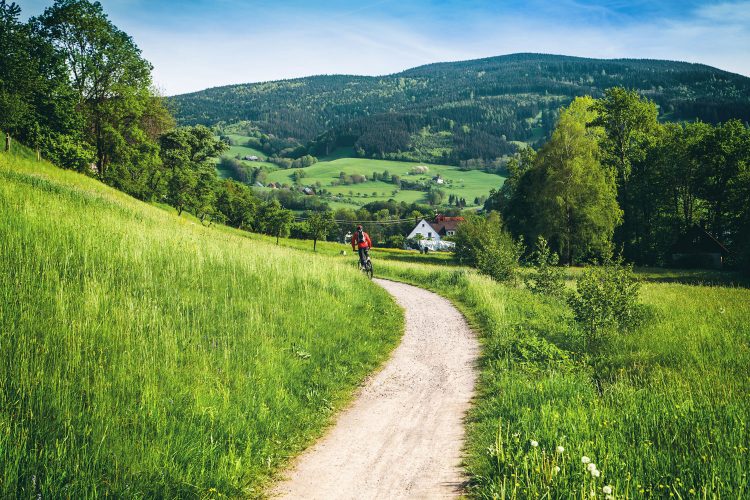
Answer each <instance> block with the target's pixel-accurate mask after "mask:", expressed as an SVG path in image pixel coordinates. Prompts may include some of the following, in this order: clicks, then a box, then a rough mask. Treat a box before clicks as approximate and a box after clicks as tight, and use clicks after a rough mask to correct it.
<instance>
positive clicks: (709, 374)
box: [375, 260, 750, 498]
mask: <svg viewBox="0 0 750 500" xmlns="http://www.w3.org/2000/svg"><path fill="white" fill-rule="evenodd" d="M375 270H376V273H378V274H380V275H381V276H384V277H388V278H392V279H397V280H401V281H407V282H411V283H414V284H417V285H419V286H422V287H425V288H430V289H433V290H435V291H437V292H439V293H441V294H442V295H445V296H447V297H448V298H450V299H452V300H453V301H454V302H455V303H456V304H457V305H458V306H459V308H460V309H462V310H463V311H464V313H465V314H466V315H467V317H468V318H469V320H470V321H471V322H472V323H473V325H474V326H475V328H476V329H477V331H478V332H479V334H480V337H481V343H482V356H481V362H480V370H481V375H480V383H479V387H478V393H477V399H476V404H475V406H474V408H473V409H472V410H471V413H470V415H469V420H468V444H467V449H466V459H465V466H466V470H467V472H468V474H469V477H470V486H469V495H470V496H471V497H474V498H590V497H596V498H607V497H608V496H609V497H611V498H747V497H748V496H750V481H749V479H748V464H750V455H749V454H748V448H750V432H749V431H748V422H749V421H750V290H748V289H746V288H739V287H734V286H703V285H687V284H681V283H676V282H672V283H669V282H666V283H665V282H659V281H658V278H659V277H660V276H661V275H663V274H667V275H672V276H671V277H672V278H677V277H678V276H679V274H680V273H679V272H674V271H672V272H665V273H660V272H653V271H641V275H643V276H645V277H646V280H647V281H646V282H645V283H644V286H643V288H642V291H641V300H642V302H643V303H644V304H646V306H647V308H648V309H649V311H650V314H649V316H650V317H651V319H650V321H648V322H647V323H646V324H645V325H644V326H643V327H641V328H640V329H638V330H636V331H634V332H632V333H631V334H627V335H621V336H619V337H617V338H615V339H614V340H613V341H612V342H611V343H610V344H609V345H608V347H607V350H606V351H605V353H604V354H603V355H601V357H599V358H597V359H592V357H591V355H590V353H587V352H586V350H585V348H584V347H583V346H584V343H583V342H582V337H581V334H580V332H579V331H578V329H577V327H576V326H575V324H574V322H573V320H572V315H571V313H570V311H569V310H568V308H567V307H566V306H565V304H564V303H562V302H560V301H557V300H555V299H548V298H540V297H539V296H534V295H532V294H530V293H529V292H528V291H526V290H524V289H520V288H512V287H508V286H504V285H500V284H497V283H495V282H492V281H490V280H488V279H487V278H484V277H482V276H479V275H477V274H476V273H474V272H473V271H469V270H466V269H461V268H446V267H444V266H443V267H437V266H433V265H420V264H413V263H405V262H398V261H396V260H381V261H379V262H378V261H375ZM695 274H696V273H691V272H688V273H687V276H688V279H692V278H694V277H695V276H694V275H695ZM713 274H714V275H715V274H716V273H713ZM704 278H705V277H704ZM584 457H586V458H584ZM587 460H588V461H590V463H594V464H595V466H594V467H596V471H598V472H596V474H598V476H596V477H595V475H594V474H592V473H591V472H590V471H589V470H588V468H589V467H591V466H590V465H589V464H587V463H584V462H585V461H587Z"/></svg>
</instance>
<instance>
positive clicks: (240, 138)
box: [216, 134, 279, 179]
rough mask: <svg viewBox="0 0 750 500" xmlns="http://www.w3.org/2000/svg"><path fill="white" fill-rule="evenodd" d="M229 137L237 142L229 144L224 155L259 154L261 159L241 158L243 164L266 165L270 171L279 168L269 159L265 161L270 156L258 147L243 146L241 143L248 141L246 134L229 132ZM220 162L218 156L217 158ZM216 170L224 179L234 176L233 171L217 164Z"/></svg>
mask: <svg viewBox="0 0 750 500" xmlns="http://www.w3.org/2000/svg"><path fill="white" fill-rule="evenodd" d="M228 137H229V138H230V139H231V140H232V142H233V143H234V144H235V145H234V146H229V149H228V150H227V151H226V152H225V153H224V154H223V155H222V156H226V157H227V158H236V157H237V155H239V156H240V158H243V157H245V156H257V157H258V158H260V161H247V160H240V161H241V162H242V164H243V165H245V166H248V167H266V169H267V170H268V171H269V172H270V171H273V170H276V169H278V168H279V167H278V166H276V165H274V164H273V163H270V162H268V161H265V160H267V159H268V156H267V155H266V154H265V153H264V152H262V151H259V150H257V149H253V148H249V147H247V146H241V145H239V144H245V143H246V142H247V139H248V138H247V137H245V136H244V135H237V134H229V135H228ZM216 161H217V163H218V158H217V160H216ZM216 172H217V173H218V174H219V177H221V178H222V179H226V178H230V177H232V174H231V172H229V171H227V170H223V169H221V168H219V167H218V166H217V168H216Z"/></svg>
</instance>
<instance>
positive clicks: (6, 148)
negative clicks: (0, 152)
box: [5, 132, 10, 152]
mask: <svg viewBox="0 0 750 500" xmlns="http://www.w3.org/2000/svg"><path fill="white" fill-rule="evenodd" d="M5 151H6V152H8V151H10V132H6V133H5Z"/></svg>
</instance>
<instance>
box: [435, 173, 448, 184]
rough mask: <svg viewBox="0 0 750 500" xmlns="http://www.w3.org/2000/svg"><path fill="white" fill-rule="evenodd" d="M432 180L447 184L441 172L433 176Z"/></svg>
mask: <svg viewBox="0 0 750 500" xmlns="http://www.w3.org/2000/svg"><path fill="white" fill-rule="evenodd" d="M432 182H434V183H435V184H445V180H444V179H443V178H442V177H440V174H437V175H436V176H435V177H433V178H432Z"/></svg>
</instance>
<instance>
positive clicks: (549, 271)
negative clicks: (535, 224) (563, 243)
mask: <svg viewBox="0 0 750 500" xmlns="http://www.w3.org/2000/svg"><path fill="white" fill-rule="evenodd" d="M531 260H532V263H533V264H534V273H533V274H531V275H528V276H526V277H525V278H524V283H525V284H526V288H528V289H529V290H531V292H532V293H536V294H541V295H548V296H550V297H555V298H562V297H563V296H564V295H565V270H564V269H562V268H561V267H558V263H559V261H560V257H558V255H557V254H556V253H555V252H553V251H551V250H550V248H549V245H547V240H545V239H544V237H543V236H539V238H537V241H536V248H535V249H534V253H533V254H532V259H531Z"/></svg>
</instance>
